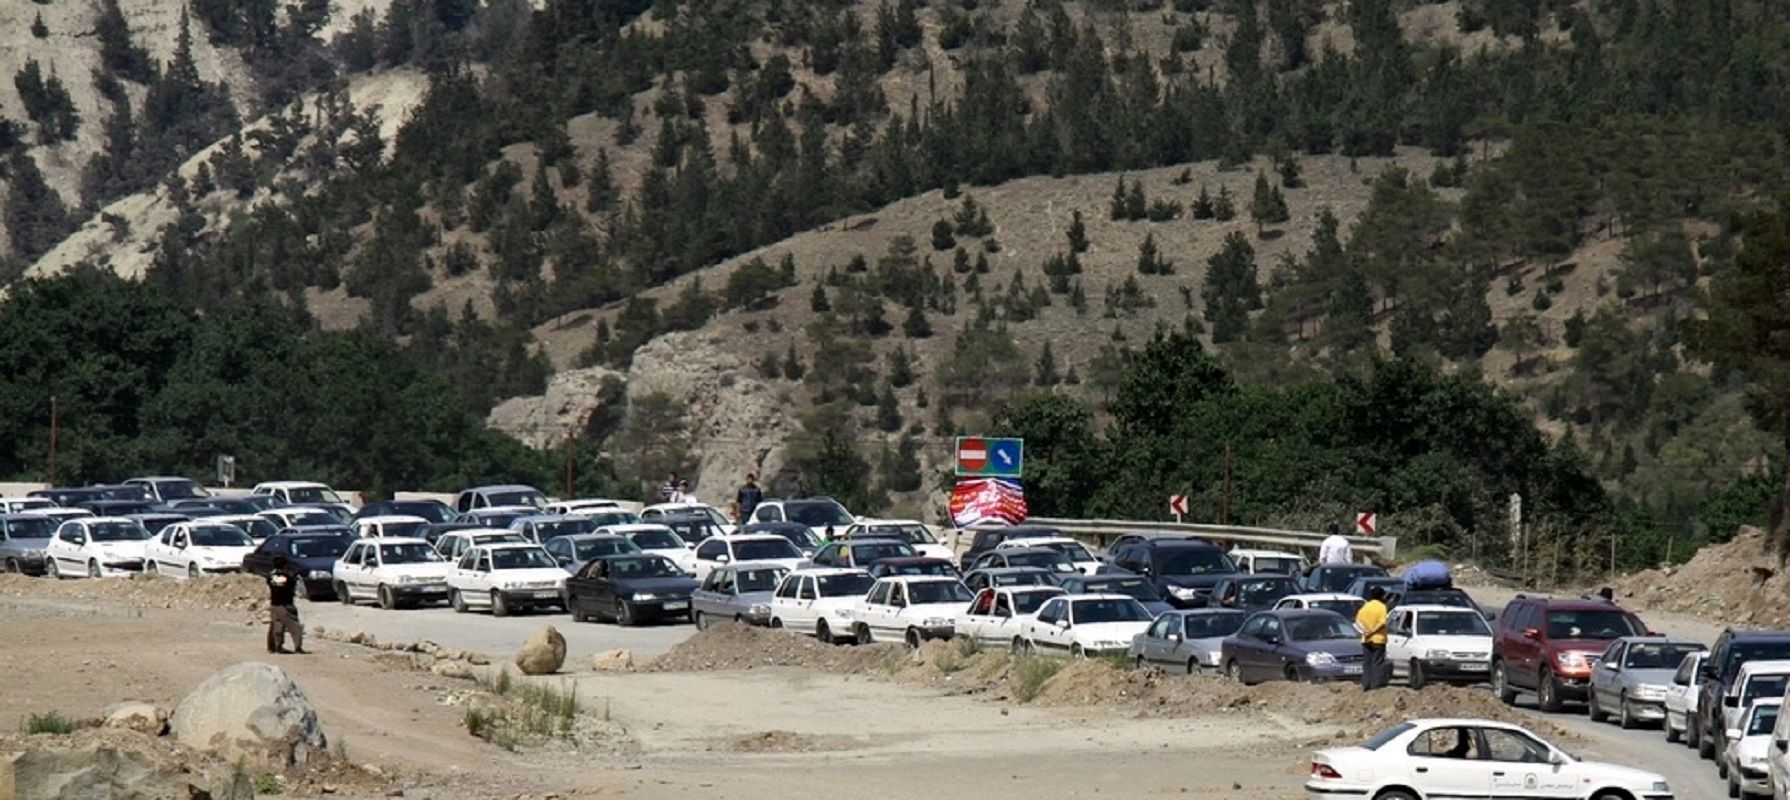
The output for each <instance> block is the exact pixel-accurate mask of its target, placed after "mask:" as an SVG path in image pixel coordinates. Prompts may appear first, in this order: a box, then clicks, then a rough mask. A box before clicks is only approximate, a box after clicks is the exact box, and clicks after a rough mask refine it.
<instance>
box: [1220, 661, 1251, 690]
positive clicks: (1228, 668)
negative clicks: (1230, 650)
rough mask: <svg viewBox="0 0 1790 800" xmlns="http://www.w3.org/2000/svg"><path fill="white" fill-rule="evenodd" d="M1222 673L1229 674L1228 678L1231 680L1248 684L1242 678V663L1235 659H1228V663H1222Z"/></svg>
mask: <svg viewBox="0 0 1790 800" xmlns="http://www.w3.org/2000/svg"><path fill="white" fill-rule="evenodd" d="M1224 674H1225V675H1228V676H1230V679H1231V680H1233V681H1236V682H1238V683H1241V684H1243V685H1245V686H1248V685H1249V681H1246V680H1243V665H1242V664H1238V663H1237V659H1234V658H1233V659H1231V660H1230V663H1227V664H1225V665H1224Z"/></svg>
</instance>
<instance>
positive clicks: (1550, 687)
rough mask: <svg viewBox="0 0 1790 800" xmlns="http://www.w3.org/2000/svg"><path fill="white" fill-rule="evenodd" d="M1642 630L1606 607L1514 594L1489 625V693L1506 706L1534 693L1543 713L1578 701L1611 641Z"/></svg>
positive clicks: (1624, 615) (1629, 617) (1637, 621)
mask: <svg viewBox="0 0 1790 800" xmlns="http://www.w3.org/2000/svg"><path fill="white" fill-rule="evenodd" d="M1646 632H1647V626H1645V625H1643V624H1641V620H1640V619H1639V618H1637V617H1636V616H1635V615H1633V614H1630V613H1629V612H1627V611H1624V610H1622V609H1621V608H1619V607H1617V606H1613V605H1610V604H1608V603H1604V602H1599V601H1592V600H1561V599H1554V598H1547V597H1528V596H1524V595H1517V596H1516V599H1514V600H1511V601H1510V603H1508V604H1507V605H1505V606H1504V611H1503V612H1502V613H1500V614H1499V615H1498V620H1497V623H1496V624H1495V625H1494V626H1493V627H1492V689H1493V691H1495V692H1497V694H1498V698H1499V699H1500V700H1503V701H1504V702H1505V703H1506V704H1512V703H1515V702H1516V699H1517V692H1518V691H1520V690H1523V689H1529V690H1532V691H1534V692H1535V694H1536V699H1537V702H1538V703H1539V704H1540V706H1541V709H1542V710H1543V711H1559V710H1560V708H1561V706H1563V705H1565V704H1566V702H1567V701H1569V700H1583V699H1585V696H1586V694H1585V693H1586V689H1587V687H1588V686H1590V681H1591V668H1592V665H1593V662H1595V661H1596V660H1597V657H1598V656H1599V655H1601V654H1602V653H1603V651H1604V648H1606V647H1608V646H1609V643H1610V642H1611V641H1613V640H1616V639H1620V638H1622V637H1624V636H1640V635H1642V634H1644V633H1646Z"/></svg>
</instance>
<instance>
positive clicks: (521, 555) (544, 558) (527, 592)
mask: <svg viewBox="0 0 1790 800" xmlns="http://www.w3.org/2000/svg"><path fill="white" fill-rule="evenodd" d="M447 584H448V603H449V604H450V605H452V606H453V607H454V610H455V611H457V612H459V613H462V614H464V613H466V612H468V611H471V610H473V609H479V608H482V609H487V610H489V611H490V612H491V616H494V617H507V616H509V615H510V612H512V611H515V610H517V609H521V608H541V607H543V606H557V607H561V608H563V607H564V606H565V605H566V601H565V598H564V596H563V590H564V589H565V585H566V571H565V569H564V568H562V567H561V566H560V565H559V563H558V562H555V561H554V560H553V556H550V555H547V551H546V550H543V549H541V546H540V545H538V544H527V543H524V544H482V545H478V546H476V547H473V548H472V549H470V550H467V551H466V553H465V555H462V556H460V563H458V564H456V565H455V566H454V570H453V571H452V572H449V573H448V576H447Z"/></svg>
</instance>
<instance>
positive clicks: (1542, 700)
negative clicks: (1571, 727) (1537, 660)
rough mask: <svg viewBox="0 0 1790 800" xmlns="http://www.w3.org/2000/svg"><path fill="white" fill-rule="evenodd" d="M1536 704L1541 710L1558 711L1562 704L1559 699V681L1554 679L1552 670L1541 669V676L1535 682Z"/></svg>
mask: <svg viewBox="0 0 1790 800" xmlns="http://www.w3.org/2000/svg"><path fill="white" fill-rule="evenodd" d="M1535 700H1536V704H1537V705H1539V706H1541V710H1543V711H1549V712H1552V711H1559V710H1560V707H1561V706H1562V705H1563V703H1561V701H1560V683H1559V682H1558V681H1556V680H1555V679H1554V671H1553V670H1551V669H1545V668H1544V669H1542V671H1541V678H1540V679H1539V680H1537V681H1536V682H1535Z"/></svg>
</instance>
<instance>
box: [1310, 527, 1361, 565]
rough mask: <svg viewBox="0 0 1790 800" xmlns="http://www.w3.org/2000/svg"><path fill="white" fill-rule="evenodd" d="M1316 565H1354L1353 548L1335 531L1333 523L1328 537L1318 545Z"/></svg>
mask: <svg viewBox="0 0 1790 800" xmlns="http://www.w3.org/2000/svg"><path fill="white" fill-rule="evenodd" d="M1318 563H1319V564H1353V563H1355V551H1354V548H1352V547H1350V546H1349V540H1348V539H1347V538H1345V537H1344V536H1343V535H1342V533H1341V532H1340V531H1338V530H1337V529H1336V523H1334V522H1332V523H1330V535H1329V536H1326V537H1324V541H1323V542H1320V543H1319V544H1318Z"/></svg>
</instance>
